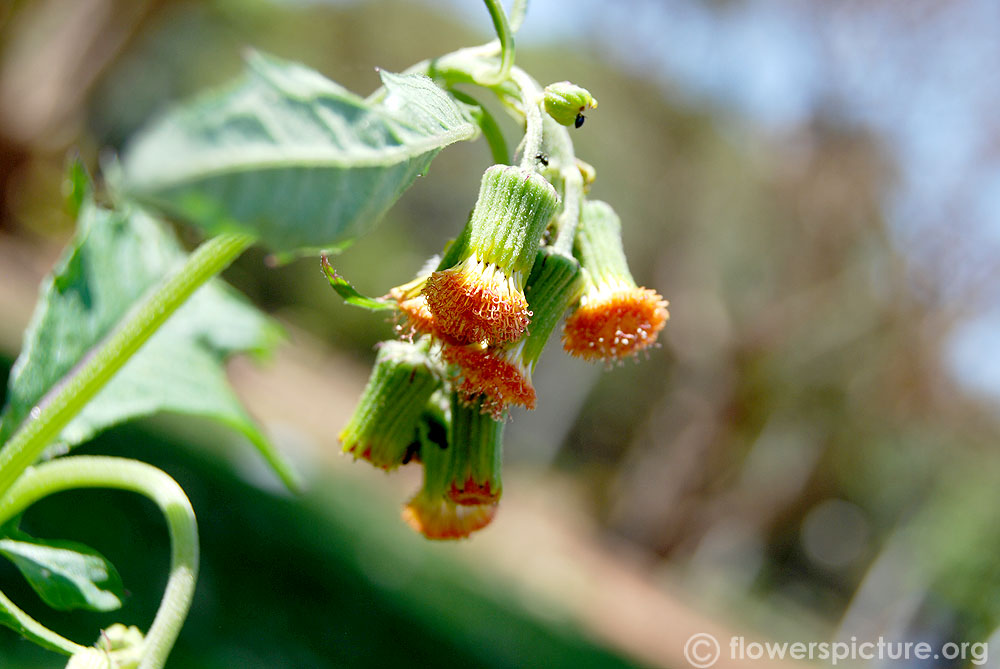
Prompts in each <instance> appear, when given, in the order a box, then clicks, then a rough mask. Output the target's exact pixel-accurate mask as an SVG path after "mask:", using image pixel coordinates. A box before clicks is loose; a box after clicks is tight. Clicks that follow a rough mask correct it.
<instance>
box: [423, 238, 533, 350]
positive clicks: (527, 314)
mask: <svg viewBox="0 0 1000 669" xmlns="http://www.w3.org/2000/svg"><path fill="white" fill-rule="evenodd" d="M519 285H520V281H518V279H517V277H509V276H507V275H506V274H505V273H504V272H503V270H501V269H500V268H499V267H497V266H496V265H494V264H492V263H488V262H483V261H480V260H478V259H477V258H476V256H475V255H473V256H470V257H469V258H468V259H467V260H466V261H465V262H463V263H461V264H459V265H456V266H455V267H452V268H450V269H446V270H441V271H438V272H434V273H433V274H431V277H430V279H428V280H427V285H426V286H425V287H424V295H425V296H426V297H427V305H428V307H429V308H430V311H431V313H432V314H433V315H434V316H435V318H436V319H437V326H438V329H439V330H440V331H441V332H443V333H445V334H447V335H450V336H452V337H454V338H455V339H457V340H458V341H461V342H480V341H487V342H489V343H491V344H499V343H502V342H505V341H514V340H515V339H517V338H518V337H520V336H521V335H522V334H523V333H524V331H525V329H526V328H527V327H528V323H530V322H531V311H529V310H528V301H527V300H526V299H525V297H524V291H523V290H521V288H520V287H519Z"/></svg>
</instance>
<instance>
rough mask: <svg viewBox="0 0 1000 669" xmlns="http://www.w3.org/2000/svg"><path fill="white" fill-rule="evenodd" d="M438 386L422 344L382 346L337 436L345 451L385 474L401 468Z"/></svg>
mask: <svg viewBox="0 0 1000 669" xmlns="http://www.w3.org/2000/svg"><path fill="white" fill-rule="evenodd" d="M440 385H441V380H440V378H439V376H438V374H437V373H436V372H435V369H434V365H433V363H432V362H431V360H430V359H429V358H428V356H427V350H426V345H425V344H420V343H418V344H412V343H409V342H404V341H387V342H383V343H382V344H381V345H380V348H379V351H378V355H377V356H376V358H375V367H374V368H373V369H372V374H371V377H369V379H368V385H367V386H366V387H365V390H364V392H363V393H362V394H361V399H360V400H359V402H358V406H357V408H356V409H355V410H354V414H353V415H352V416H351V419H350V421H349V422H348V423H347V426H346V427H345V428H344V430H343V431H342V432H341V433H340V441H341V442H342V443H343V452H344V453H353V454H354V458H355V459H357V458H364V459H365V460H368V461H369V462H371V463H372V464H373V465H375V466H376V467H381V468H382V469H385V470H387V471H388V470H390V469H394V468H396V467H398V466H399V465H400V464H403V462H404V461H405V460H407V458H408V449H409V448H410V445H411V444H412V443H413V442H414V440H415V439H416V437H417V424H418V422H419V421H420V416H421V413H422V412H423V410H424V407H425V406H426V405H427V402H428V400H429V399H430V397H431V395H432V394H433V393H434V391H435V390H436V389H437V388H438V386H440Z"/></svg>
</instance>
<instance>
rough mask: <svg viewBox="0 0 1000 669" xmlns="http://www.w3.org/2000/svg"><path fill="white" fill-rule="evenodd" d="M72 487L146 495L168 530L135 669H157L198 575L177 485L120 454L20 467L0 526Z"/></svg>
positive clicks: (193, 537) (189, 518) (190, 514)
mask: <svg viewBox="0 0 1000 669" xmlns="http://www.w3.org/2000/svg"><path fill="white" fill-rule="evenodd" d="M73 488H117V489H120V490H129V491H131V492H136V493H139V494H140V495H144V496H145V497H148V498H149V499H151V500H152V501H153V502H154V503H155V504H156V505H157V506H158V507H159V509H160V511H161V512H162V513H163V515H164V518H165V519H166V521H167V531H168V532H169V534H170V577H169V578H168V580H167V587H166V589H165V590H164V592H163V599H162V600H161V601H160V608H159V609H158V610H157V611H156V616H155V617H154V618H153V624H152V625H151V626H150V627H149V631H148V632H147V633H146V638H145V640H144V641H143V649H142V660H141V661H140V663H139V669H160V668H161V667H163V665H164V663H165V662H166V661H167V656H168V655H169V654H170V649H171V648H173V645H174V641H176V640H177V635H178V633H179V632H180V629H181V626H182V625H183V624H184V619H185V618H186V617H187V612H188V609H189V608H190V606H191V599H192V597H193V596H194V586H195V581H196V580H197V578H198V525H197V522H196V521H195V517H194V510H193V509H192V508H191V503H190V502H189V501H188V498H187V496H186V495H185V494H184V491H183V490H181V487H180V486H179V485H177V482H176V481H174V480H173V479H172V478H170V476H168V475H167V474H166V473H164V472H162V471H160V470H159V469H157V468H156V467H153V466H152V465H147V464H146V463H144V462H139V461H137V460H129V459H126V458H114V457H101V456H73V457H67V458H59V459H57V460H53V461H51V462H47V463H44V464H41V465H38V466H37V467H32V468H30V469H28V470H26V471H25V472H24V473H23V474H22V476H21V477H20V478H18V480H17V482H15V483H14V485H13V486H11V488H10V489H9V490H8V491H7V492H6V494H4V495H3V497H2V498H0V524H2V523H4V522H7V521H8V520H10V519H11V518H13V517H14V516H16V515H17V514H19V513H21V512H22V511H24V510H25V509H26V508H28V507H29V506H31V505H32V504H34V503H35V502H37V501H38V500H40V499H41V498H43V497H46V496H48V495H51V494H53V493H56V492H61V491H64V490H70V489H73Z"/></svg>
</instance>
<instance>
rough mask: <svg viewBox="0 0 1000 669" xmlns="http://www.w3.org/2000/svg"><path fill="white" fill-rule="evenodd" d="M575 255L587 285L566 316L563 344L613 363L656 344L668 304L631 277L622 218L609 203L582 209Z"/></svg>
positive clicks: (586, 205)
mask: <svg viewBox="0 0 1000 669" xmlns="http://www.w3.org/2000/svg"><path fill="white" fill-rule="evenodd" d="M574 253H575V254H576V256H577V258H579V260H580V264H581V265H582V266H583V269H584V277H585V284H586V287H585V289H584V292H583V296H582V297H581V298H580V303H579V305H578V306H577V307H576V309H575V310H574V311H573V313H571V314H570V316H569V318H567V319H566V324H565V326H564V327H563V338H562V339H563V348H565V349H566V350H567V351H569V352H570V353H572V354H573V355H575V356H578V357H581V358H584V359H585V360H605V361H608V362H611V361H615V360H621V359H622V358H624V357H627V356H630V355H635V354H636V353H638V352H639V351H641V350H643V349H645V348H648V347H649V346H651V345H652V344H653V343H655V342H656V336H657V335H658V334H659V333H660V330H662V329H663V326H664V324H665V323H666V322H667V318H668V317H669V314H668V313H667V302H666V300H664V299H663V297H662V296H660V294H659V293H657V292H656V291H655V290H651V289H649V288H640V287H639V286H638V285H637V284H636V282H635V279H633V278H632V274H631V273H630V272H629V269H628V262H627V261H626V259H625V249H624V248H623V247H622V237H621V220H620V219H619V218H618V215H617V214H616V213H615V212H614V210H613V209H612V208H611V207H610V206H609V205H608V204H606V203H604V202H599V201H596V200H590V201H587V202H585V203H584V205H583V207H581V210H580V226H579V228H577V231H576V240H575V248H574Z"/></svg>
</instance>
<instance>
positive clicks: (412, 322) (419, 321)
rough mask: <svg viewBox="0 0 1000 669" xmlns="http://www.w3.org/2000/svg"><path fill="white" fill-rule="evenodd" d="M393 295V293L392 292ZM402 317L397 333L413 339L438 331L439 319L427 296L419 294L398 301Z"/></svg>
mask: <svg viewBox="0 0 1000 669" xmlns="http://www.w3.org/2000/svg"><path fill="white" fill-rule="evenodd" d="M390 295H391V293H390ZM398 305H399V313H400V314H401V315H402V319H401V320H400V321H398V322H397V323H396V326H395V328H396V334H398V335H399V336H400V337H403V338H404V339H410V340H412V339H413V338H414V337H415V336H417V335H424V334H434V333H436V332H437V319H436V318H434V314H432V313H431V310H430V308H429V307H428V306H427V298H425V297H424V296H423V295H417V296H416V297H411V298H409V299H405V300H402V301H400V302H398Z"/></svg>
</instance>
